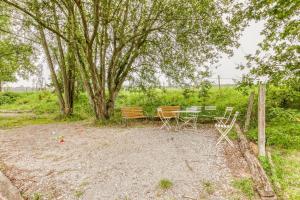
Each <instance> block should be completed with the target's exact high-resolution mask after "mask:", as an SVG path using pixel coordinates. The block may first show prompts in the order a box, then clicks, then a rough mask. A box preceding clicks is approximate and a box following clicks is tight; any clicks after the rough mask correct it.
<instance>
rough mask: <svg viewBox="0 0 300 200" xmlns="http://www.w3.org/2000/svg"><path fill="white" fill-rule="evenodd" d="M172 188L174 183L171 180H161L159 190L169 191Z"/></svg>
mask: <svg viewBox="0 0 300 200" xmlns="http://www.w3.org/2000/svg"><path fill="white" fill-rule="evenodd" d="M172 186H173V183H172V181H170V180H169V179H161V180H160V181H159V188H160V189H162V190H168V189H170V188H171V187H172Z"/></svg>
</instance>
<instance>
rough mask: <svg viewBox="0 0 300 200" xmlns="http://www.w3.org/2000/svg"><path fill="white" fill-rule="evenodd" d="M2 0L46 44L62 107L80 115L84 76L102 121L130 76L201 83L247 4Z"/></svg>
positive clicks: (141, 80)
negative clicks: (78, 89)
mask: <svg viewBox="0 0 300 200" xmlns="http://www.w3.org/2000/svg"><path fill="white" fill-rule="evenodd" d="M2 1H3V2H5V3H6V4H7V5H9V6H11V7H12V8H14V10H15V12H17V13H19V15H22V16H23V17H22V20H23V24H25V25H26V26H28V27H27V34H28V35H30V36H31V37H33V39H34V40H36V41H38V42H39V43H40V45H41V46H42V47H43V50H44V53H45V57H46V58H47V63H48V66H49V69H50V71H51V77H52V82H53V84H54V86H55V88H56V92H57V95H58V98H59V101H60V105H61V110H62V112H64V113H66V112H67V113H69V112H72V108H71V107H72V103H71V102H72V94H73V90H74V86H75V84H74V82H75V80H76V79H80V80H81V81H82V82H83V84H84V88H85V90H86V92H87V94H88V96H89V99H90V104H91V106H92V108H93V110H94V112H95V115H96V117H97V118H109V116H110V115H111V114H112V112H113V110H114V103H115V99H116V97H117V95H118V93H119V91H120V89H121V88H122V86H123V85H124V83H125V82H126V81H132V82H134V83H138V84H141V85H146V84H149V83H155V82H157V81H158V80H159V78H160V77H161V76H164V77H165V79H168V80H169V81H170V82H172V83H173V84H186V83H192V82H194V81H195V80H197V79H198V78H199V77H201V76H202V75H203V74H205V73H204V72H205V71H207V69H208V68H209V66H211V65H212V64H214V63H215V62H216V61H217V60H218V58H219V57H220V56H219V55H220V53H222V52H223V53H227V54H231V53H232V47H236V46H238V42H237V41H238V38H239V36H240V33H241V32H240V30H241V29H242V28H243V26H242V23H243V20H242V16H243V5H242V4H241V3H239V1H225V0H224V1H223V0H216V1H212V0H201V1H199V0H190V1H182V0H163V1H160V0H111V1H107V0H72V1H66V0H62V1H54V0H46V1H45V0H43V1H40V0H33V1H32V0H24V1H21V2H20V1H16V0H2ZM60 77H61V78H60Z"/></svg>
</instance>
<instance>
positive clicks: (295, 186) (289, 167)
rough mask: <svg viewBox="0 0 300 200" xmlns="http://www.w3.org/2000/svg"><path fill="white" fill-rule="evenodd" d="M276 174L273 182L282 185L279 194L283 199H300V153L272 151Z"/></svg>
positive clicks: (278, 189)
mask: <svg viewBox="0 0 300 200" xmlns="http://www.w3.org/2000/svg"><path fill="white" fill-rule="evenodd" d="M272 160H273V162H274V165H275V169H274V170H275V172H274V173H275V174H271V176H270V177H271V179H272V181H273V182H275V181H276V183H279V184H280V188H276V189H277V191H276V192H277V194H278V195H279V196H280V198H281V199H291V200H298V199H300V182H299V180H300V152H299V151H295V150H293V151H291V150H284V149H279V148H275V149H273V151H272Z"/></svg>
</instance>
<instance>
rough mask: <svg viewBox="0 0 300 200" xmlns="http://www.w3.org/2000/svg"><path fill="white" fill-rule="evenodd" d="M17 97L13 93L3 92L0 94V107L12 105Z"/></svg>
mask: <svg viewBox="0 0 300 200" xmlns="http://www.w3.org/2000/svg"><path fill="white" fill-rule="evenodd" d="M18 97H19V95H18V94H17V93H13V92H3V93H0V106H1V105H4V104H12V103H14V102H15V101H16V100H17V98H18Z"/></svg>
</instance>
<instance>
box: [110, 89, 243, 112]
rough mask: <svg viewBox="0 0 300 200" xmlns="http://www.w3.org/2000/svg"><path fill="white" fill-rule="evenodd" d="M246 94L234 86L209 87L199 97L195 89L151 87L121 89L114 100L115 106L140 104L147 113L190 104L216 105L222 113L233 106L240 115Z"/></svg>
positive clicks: (184, 106)
mask: <svg viewBox="0 0 300 200" xmlns="http://www.w3.org/2000/svg"><path fill="white" fill-rule="evenodd" d="M247 98H248V97H247V96H244V95H243V94H242V93H241V92H239V91H237V90H235V89H234V88H222V89H221V91H219V90H218V89H217V88H211V89H210V90H209V91H208V94H207V98H205V99H203V98H202V97H199V93H198V90H197V89H189V90H181V89H167V90H160V89H153V90H151V91H149V92H147V93H146V94H145V93H144V92H141V91H122V92H121V93H120V95H119V98H118V100H117V102H116V107H117V108H120V107H122V106H141V107H143V108H144V110H145V111H146V113H148V114H149V115H155V114H156V108H157V107H159V106H163V105H179V106H181V107H182V108H186V107H189V106H192V105H195V106H205V105H216V106H217V111H218V113H217V114H223V112H224V110H225V108H226V106H233V107H235V110H238V111H240V112H241V115H240V116H241V117H242V116H243V113H244V112H245V108H246V105H247Z"/></svg>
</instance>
